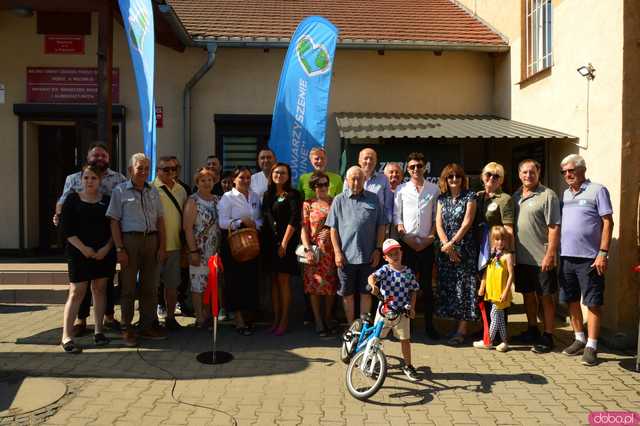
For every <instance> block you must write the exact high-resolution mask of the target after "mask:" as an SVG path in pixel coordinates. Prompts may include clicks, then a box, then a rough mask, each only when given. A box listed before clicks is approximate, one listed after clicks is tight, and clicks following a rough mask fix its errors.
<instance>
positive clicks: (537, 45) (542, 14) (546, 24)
mask: <svg viewBox="0 0 640 426" xmlns="http://www.w3.org/2000/svg"><path fill="white" fill-rule="evenodd" d="M524 4H525V11H524V24H525V30H524V36H525V45H524V49H525V51H524V60H525V64H524V74H525V75H524V77H525V78H528V77H531V76H532V75H534V74H537V73H539V72H540V71H543V70H545V69H547V68H550V67H551V66H552V65H553V55H552V53H553V52H552V33H551V28H552V16H553V12H552V10H553V7H552V4H551V0H524Z"/></svg>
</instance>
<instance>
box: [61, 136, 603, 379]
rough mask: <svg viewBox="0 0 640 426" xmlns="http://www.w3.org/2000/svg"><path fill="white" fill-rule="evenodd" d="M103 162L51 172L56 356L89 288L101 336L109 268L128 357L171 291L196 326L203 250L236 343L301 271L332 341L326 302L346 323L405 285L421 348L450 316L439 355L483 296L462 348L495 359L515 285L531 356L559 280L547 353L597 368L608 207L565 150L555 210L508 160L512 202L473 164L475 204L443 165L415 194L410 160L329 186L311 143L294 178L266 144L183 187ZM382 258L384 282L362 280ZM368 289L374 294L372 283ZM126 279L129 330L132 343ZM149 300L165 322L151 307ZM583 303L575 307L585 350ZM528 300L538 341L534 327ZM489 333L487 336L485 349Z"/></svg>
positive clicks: (91, 159)
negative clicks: (234, 239)
mask: <svg viewBox="0 0 640 426" xmlns="http://www.w3.org/2000/svg"><path fill="white" fill-rule="evenodd" d="M108 159H109V156H108V153H107V151H106V148H105V147H104V146H102V145H96V146H94V147H93V148H92V149H91V150H90V152H89V154H88V157H87V160H88V161H87V165H86V166H84V167H83V169H82V171H81V172H78V173H76V174H74V175H71V176H69V177H68V178H67V182H66V183H65V188H64V191H63V194H62V196H61V197H60V199H59V202H58V205H57V206H56V215H55V216H54V222H56V223H58V221H60V223H61V225H62V229H63V234H64V236H65V238H66V240H67V242H68V254H69V255H68V259H69V276H70V281H71V287H70V293H69V299H68V301H67V304H66V306H65V316H64V329H63V337H62V346H63V348H64V350H65V351H67V352H79V351H80V350H81V348H80V347H79V346H78V345H77V344H76V343H75V342H74V340H73V336H74V326H73V324H74V321H75V320H76V317H77V316H79V317H80V318H79V320H80V321H82V319H83V318H86V316H88V308H87V306H88V305H87V304H86V300H85V302H83V299H85V293H87V288H88V287H89V283H90V285H91V291H92V294H93V301H94V313H95V324H96V326H95V342H96V344H98V345H100V344H107V343H108V342H109V339H108V338H107V337H105V335H104V334H103V332H102V330H103V316H106V318H107V320H106V322H105V324H114V323H117V321H116V320H115V319H114V318H113V296H112V295H111V296H110V294H112V287H113V285H112V282H113V275H114V272H115V265H116V262H117V263H119V264H120V268H121V275H120V287H121V305H122V324H121V328H122V333H123V340H124V343H125V344H126V345H127V346H135V345H136V344H137V338H138V337H140V338H148V339H164V338H166V337H167V333H166V328H169V329H177V328H180V324H179V323H178V322H177V321H176V320H175V317H174V315H175V310H176V302H177V301H178V299H179V298H180V294H181V291H180V288H181V286H184V283H185V281H186V282H187V285H188V286H190V290H191V294H192V304H193V308H194V311H195V317H196V325H197V326H199V327H206V326H207V324H208V322H209V320H210V318H209V317H210V309H209V308H208V307H207V306H206V303H207V301H203V299H202V294H203V293H204V292H205V291H206V287H207V285H208V281H209V274H210V269H209V265H208V261H209V259H210V258H211V257H212V256H214V255H219V258H221V260H222V265H223V269H224V274H223V280H222V281H223V285H222V302H223V306H224V308H225V309H226V311H227V312H228V313H229V314H231V315H233V319H234V323H235V328H236V330H237V332H238V333H239V334H240V335H243V336H249V335H251V334H253V333H254V327H253V323H254V321H255V319H256V313H257V311H258V310H259V302H260V300H259V299H260V297H259V294H260V291H259V287H260V285H261V284H266V283H269V284H270V287H271V303H272V311H273V317H272V319H273V321H272V325H271V327H270V329H269V332H271V333H273V334H274V335H276V336H281V335H283V334H285V333H286V331H287V329H288V327H289V311H290V305H291V299H292V289H291V281H292V276H300V275H301V276H302V280H303V285H304V293H305V296H306V301H307V307H306V309H308V310H309V311H311V312H312V314H313V318H314V322H315V328H316V331H317V333H318V334H319V335H321V336H326V335H328V334H330V333H332V332H333V331H334V325H335V321H334V318H333V314H334V301H335V298H336V297H335V296H336V295H338V296H340V297H341V299H342V303H343V307H344V312H345V316H346V319H347V321H348V322H349V323H351V322H353V321H354V319H355V317H356V311H359V313H360V314H366V313H369V312H371V310H372V298H371V294H370V291H371V290H373V291H382V292H383V294H384V295H385V297H389V296H391V297H393V298H397V299H402V300H404V299H406V300H410V301H411V300H412V301H414V302H415V294H416V292H417V289H418V288H419V289H420V291H421V292H422V304H423V305H424V317H425V334H426V336H427V337H428V338H429V339H432V340H436V339H439V338H440V332H439V331H438V330H437V329H436V327H435V326H434V321H433V320H434V317H440V318H447V319H452V320H455V321H456V327H455V329H454V330H453V332H452V333H451V334H450V335H449V336H448V340H447V341H448V344H450V345H460V344H462V343H463V342H464V341H465V340H466V339H467V338H468V337H469V323H470V322H475V321H478V320H479V319H480V310H479V306H480V304H479V299H484V301H486V302H482V304H483V305H484V304H485V303H486V306H483V307H485V308H487V309H489V311H490V330H488V331H489V334H490V337H491V339H490V341H487V340H482V341H478V342H474V346H475V347H478V348H485V349H487V348H493V347H496V349H498V350H499V351H506V350H508V349H509V338H508V333H507V327H506V324H507V315H506V314H505V309H506V308H508V307H509V305H510V303H511V291H512V286H515V290H516V291H518V292H521V293H522V294H523V296H524V303H525V308H526V314H527V320H528V328H527V330H526V331H525V332H524V333H522V334H520V335H518V336H514V337H513V338H512V340H513V341H514V342H519V343H527V344H531V345H532V350H533V351H534V352H537V353H545V352H549V351H551V350H552V349H553V347H554V343H553V337H552V332H553V328H554V316H555V298H554V296H555V293H556V291H557V290H558V279H559V283H560V291H561V292H560V299H561V300H562V301H564V302H566V303H568V305H569V311H570V313H571V324H572V326H573V328H574V331H575V342H573V343H572V344H571V345H570V346H569V347H568V348H566V349H564V351H563V353H565V354H566V355H579V354H583V357H582V362H583V364H586V365H594V364H596V363H597V339H598V332H599V323H600V318H601V315H602V312H601V307H602V305H603V303H604V301H603V294H604V273H605V271H606V268H607V258H608V249H609V244H610V241H611V234H612V228H613V220H612V208H611V202H610V199H609V194H608V191H607V189H606V188H605V187H604V186H602V185H599V184H597V183H593V182H591V181H590V180H588V179H586V176H585V172H586V164H585V161H584V159H583V158H582V157H580V156H579V155H575V154H574V155H570V156H568V157H566V158H565V159H564V160H563V161H562V163H561V165H560V169H561V173H562V175H563V176H564V179H565V181H566V183H567V184H568V186H569V187H568V189H567V190H566V191H565V193H564V195H563V200H562V202H561V201H560V200H559V198H558V196H557V195H556V194H555V193H554V191H553V190H551V189H549V188H547V187H545V186H544V185H542V184H541V183H540V172H541V166H540V164H539V163H537V162H536V161H535V160H530V159H528V160H524V161H522V162H521V163H520V164H519V165H518V175H519V179H520V181H521V183H522V186H521V188H519V189H518V190H517V191H516V192H515V193H514V194H513V196H509V195H507V194H506V193H504V192H503V191H502V184H503V181H504V178H505V173H504V168H503V166H502V165H500V164H498V163H495V162H491V163H489V164H487V165H486V166H485V167H484V169H483V170H482V173H481V179H482V183H483V186H484V189H483V190H482V191H480V192H477V193H476V192H475V191H472V190H470V189H469V179H468V177H467V176H466V174H465V171H464V169H463V168H462V166H461V165H459V164H456V163H451V164H448V165H446V166H445V167H444V168H443V170H442V172H441V173H440V176H439V180H438V184H437V185H436V184H433V183H430V182H429V181H428V180H427V179H426V178H425V171H426V168H427V165H428V164H427V159H426V158H425V156H424V155H423V154H422V153H419V152H414V153H411V154H410V155H409V156H408V158H407V159H406V162H405V165H406V171H407V172H408V179H407V180H406V181H405V177H404V171H403V167H402V165H401V164H398V163H388V164H387V166H386V167H385V170H384V173H382V172H377V165H378V158H377V153H376V151H375V150H374V149H372V148H365V149H363V150H362V151H361V152H360V153H359V157H358V165H354V166H352V167H350V168H349V169H348V170H347V171H346V175H345V178H344V180H343V178H342V177H341V176H340V175H338V174H336V173H331V172H328V171H327V170H326V166H327V159H326V153H325V151H324V149H322V148H313V149H312V150H311V151H310V154H309V160H310V163H311V166H312V167H313V171H312V172H310V173H307V174H304V175H302V176H300V177H299V179H298V182H297V183H294V182H293V181H292V175H291V168H290V167H289V165H288V164H286V163H282V162H278V161H277V159H276V158H275V155H274V153H273V152H272V151H271V150H269V149H263V150H261V151H260V152H259V153H258V157H257V163H258V166H259V169H260V170H259V171H258V172H257V173H253V174H252V171H251V170H250V169H249V168H247V167H237V168H235V169H234V170H233V171H232V172H230V173H225V174H222V173H221V164H220V161H219V160H218V159H217V158H216V157H214V156H210V157H209V158H208V159H207V162H206V165H205V166H204V167H202V168H200V169H198V171H197V173H196V174H195V176H194V177H193V181H194V183H195V188H194V189H193V191H191V190H190V188H189V187H188V186H187V185H186V184H184V183H183V182H181V181H180V180H179V178H178V176H179V172H180V169H179V163H178V161H177V159H176V158H175V157H161V158H160V159H159V160H158V168H157V177H156V179H155V180H154V181H153V182H152V183H148V182H147V179H148V176H149V172H150V171H149V167H150V162H149V159H148V158H147V157H145V156H144V155H143V154H134V155H133V156H132V157H131V159H130V162H129V177H128V178H125V177H124V176H122V175H120V174H118V173H117V172H114V171H112V170H111V169H109V168H108ZM191 192H192V193H191ZM561 222H562V226H561ZM242 228H254V229H256V230H257V231H258V235H259V240H260V254H259V256H257V257H255V258H253V259H251V260H243V261H240V260H238V259H236V258H235V257H234V256H233V254H232V250H231V247H230V245H229V238H228V236H229V235H230V234H231V233H234V232H235V231H236V230H239V229H242ZM383 247H384V248H386V249H385V250H384V251H383ZM395 251H398V252H400V253H401V254H400V255H397V254H395ZM558 255H559V257H558ZM383 257H384V259H383ZM384 261H386V263H387V265H386V266H385V268H387V269H386V270H385V271H386V272H385V271H382V270H378V267H382V266H383V262H384ZM388 265H391V266H388ZM389 268H391V269H389ZM181 271H182V272H181ZM434 271H435V274H436V277H437V278H436V280H435V281H436V282H435V284H436V285H435V291H434V286H433V285H432V280H433V273H434ZM187 276H188V279H185V278H186V277H187ZM385 277H386V278H385ZM377 280H382V281H385V280H386V284H385V285H383V286H380V285H375V284H376V282H377ZM137 283H138V285H139V290H138V291H139V300H140V302H139V307H140V321H139V327H138V331H137V332H135V331H134V327H133V326H132V320H133V314H134V297H135V291H136V285H137ZM367 283H372V284H374V285H373V286H371V287H367ZM159 288H162V290H161V292H160V296H161V297H160V299H161V301H162V302H163V307H164V308H165V309H166V317H165V318H164V324H165V327H162V326H161V325H160V322H159V320H158V315H157V309H156V305H157V304H158V293H159V291H158V289H159ZM356 295H357V297H356ZM581 297H582V302H583V303H584V304H585V305H586V306H587V308H588V312H589V316H588V338H587V334H585V332H584V330H583V318H582V311H581V308H580V300H581ZM403 298H404V299H403ZM184 304H186V303H185V302H182V301H181V305H184ZM414 304H415V303H414ZM540 304H541V305H542V309H543V318H544V320H543V333H542V334H541V333H540V332H539V329H538V324H537V314H538V309H539V305H540ZM80 305H83V306H84V307H83V308H80ZM85 305H87V306H85ZM402 328H403V331H402V332H401V333H400V336H399V338H400V339H401V341H402V342H403V354H405V353H406V355H407V356H405V364H406V365H405V367H407V368H408V369H407V370H406V371H405V373H406V374H407V376H408V377H410V378H412V377H413V378H415V370H413V367H411V365H410V363H411V361H410V349H409V346H408V342H409V339H410V336H409V331H408V328H407V326H406V324H403V325H402ZM498 335H499V338H500V340H501V341H500V342H499V344H498V345H497V346H494V344H495V343H498V342H497V340H498ZM409 367H410V368H409Z"/></svg>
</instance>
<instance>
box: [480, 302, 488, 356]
mask: <svg viewBox="0 0 640 426" xmlns="http://www.w3.org/2000/svg"><path fill="white" fill-rule="evenodd" d="M478 307H479V308H480V313H481V314H482V329H483V330H482V341H483V342H484V344H485V345H487V346H489V345H490V344H491V340H490V339H489V321H488V320H487V310H486V308H485V306H484V300H480V302H479V303H478Z"/></svg>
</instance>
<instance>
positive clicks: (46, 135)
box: [38, 125, 80, 254]
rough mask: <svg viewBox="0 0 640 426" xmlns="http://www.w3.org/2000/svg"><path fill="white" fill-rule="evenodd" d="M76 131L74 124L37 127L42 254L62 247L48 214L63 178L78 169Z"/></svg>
mask: <svg viewBox="0 0 640 426" xmlns="http://www.w3.org/2000/svg"><path fill="white" fill-rule="evenodd" d="M76 133H77V132H76V128H75V126H60V125H58V126H56V125H41V126H38V188H39V190H38V195H39V197H38V200H39V204H38V205H39V215H38V216H39V222H40V224H39V225H40V226H39V231H40V232H39V236H40V244H39V247H40V251H42V252H43V254H44V253H56V252H61V249H62V247H63V244H62V241H60V238H59V237H58V230H57V229H56V228H55V227H54V226H53V224H52V223H51V217H52V216H53V212H54V209H55V205H56V201H57V199H58V197H59V196H60V194H61V192H62V188H63V186H64V180H65V178H66V177H67V175H69V174H71V173H73V172H75V171H77V163H78V157H79V154H80V153H79V152H78V140H77V134H76Z"/></svg>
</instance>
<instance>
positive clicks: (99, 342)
mask: <svg viewBox="0 0 640 426" xmlns="http://www.w3.org/2000/svg"><path fill="white" fill-rule="evenodd" d="M93 341H94V342H95V344H96V346H104V345H108V344H109V342H110V341H111V339H109V338H108V337H107V336H105V335H104V334H102V333H98V334H94V335H93Z"/></svg>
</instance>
